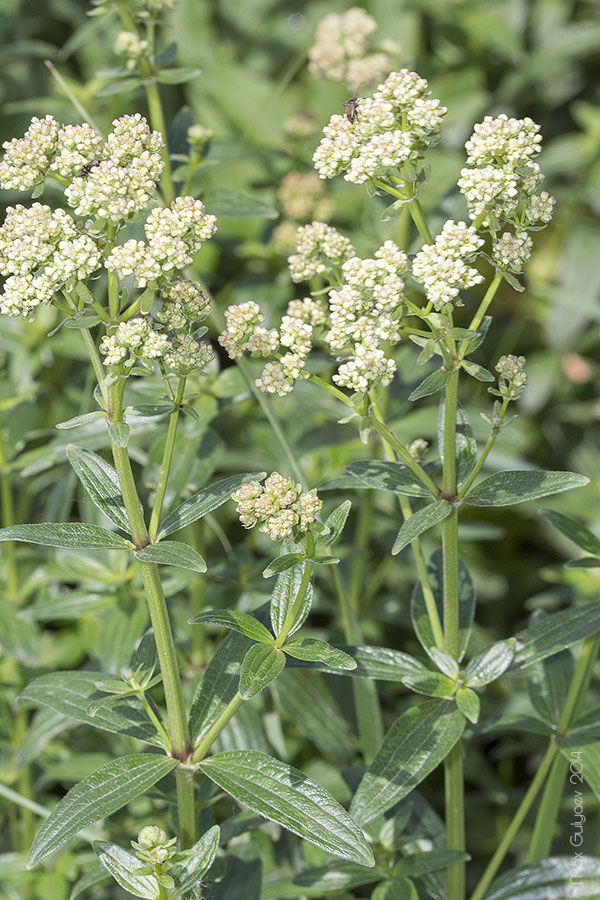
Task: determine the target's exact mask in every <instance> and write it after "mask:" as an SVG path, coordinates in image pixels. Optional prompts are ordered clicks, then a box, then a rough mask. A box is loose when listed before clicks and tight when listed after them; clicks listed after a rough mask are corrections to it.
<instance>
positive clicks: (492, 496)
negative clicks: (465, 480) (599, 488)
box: [465, 470, 589, 506]
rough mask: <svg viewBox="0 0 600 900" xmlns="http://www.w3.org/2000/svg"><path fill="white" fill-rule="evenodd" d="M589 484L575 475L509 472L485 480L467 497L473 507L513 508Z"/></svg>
mask: <svg viewBox="0 0 600 900" xmlns="http://www.w3.org/2000/svg"><path fill="white" fill-rule="evenodd" d="M586 484H589V478H585V477H584V476H583V475H576V474H575V473H573V472H538V471H530V470H525V471H516V470H515V471H509V472H496V474H495V475H490V476H489V477H488V478H484V480H483V481H481V482H480V483H479V484H477V485H476V486H475V487H474V488H473V489H472V490H471V491H469V493H468V494H467V496H466V497H465V503H468V504H470V505H471V506H511V505H512V504H514V503H523V502H524V501H526V500H537V499H539V498H540V497H547V496H548V495H549V494H560V493H561V492H562V491H569V490H571V489H572V488H577V487H583V486H584V485H586Z"/></svg>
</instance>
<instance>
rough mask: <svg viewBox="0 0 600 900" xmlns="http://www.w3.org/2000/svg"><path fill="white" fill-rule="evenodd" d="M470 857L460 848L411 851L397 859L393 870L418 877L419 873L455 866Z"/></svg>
mask: <svg viewBox="0 0 600 900" xmlns="http://www.w3.org/2000/svg"><path fill="white" fill-rule="evenodd" d="M470 859H471V857H470V856H469V854H468V853H461V852H460V850H439V849H436V850H428V851H425V852H424V853H411V855H410V856H405V857H403V858H402V859H400V860H398V862H397V863H396V865H395V866H394V872H397V874H398V875H400V874H402V875H411V876H412V877H413V878H415V877H417V878H418V877H419V876H420V875H428V874H429V873H430V872H439V871H440V869H446V868H448V866H455V865H456V864H457V863H459V862H468V860H470Z"/></svg>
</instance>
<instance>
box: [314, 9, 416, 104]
mask: <svg viewBox="0 0 600 900" xmlns="http://www.w3.org/2000/svg"><path fill="white" fill-rule="evenodd" d="M376 29H377V24H376V22H375V19H373V18H372V16H370V15H369V14H368V13H367V12H366V11H365V10H364V9H362V8H361V7H358V6H353V7H352V8H351V9H348V10H347V11H346V12H345V13H342V14H341V15H337V14H336V13H330V14H329V15H327V16H325V18H323V19H321V21H320V22H319V24H318V26H317V32H316V35H315V43H314V45H313V46H312V47H311V48H310V49H309V51H308V60H309V62H308V68H309V71H310V72H311V73H312V74H313V75H314V76H315V77H317V78H329V79H331V80H332V81H342V82H345V83H346V84H349V85H352V86H353V87H356V86H357V85H359V84H362V83H363V82H366V83H369V82H373V81H378V80H379V79H380V78H383V76H384V74H385V73H386V72H389V70H390V58H389V56H388V54H387V53H385V52H379V53H370V52H369V46H368V45H369V38H370V37H371V36H372V34H373V32H374V31H375V30H376ZM390 49H392V48H390ZM393 49H395V50H398V49H399V48H397V47H395V48H393Z"/></svg>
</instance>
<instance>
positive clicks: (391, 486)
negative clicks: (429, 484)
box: [346, 459, 431, 497]
mask: <svg viewBox="0 0 600 900" xmlns="http://www.w3.org/2000/svg"><path fill="white" fill-rule="evenodd" d="M346 472H349V473H350V474H351V475H354V476H355V477H356V478H359V479H360V480H361V482H362V483H363V485H366V486H367V487H371V488H376V489H377V490H381V491H393V492H394V493H395V494H404V495H406V496H407V497H430V496H431V493H430V492H429V491H428V490H427V488H426V487H425V486H424V484H423V483H422V482H421V481H419V479H418V478H417V476H416V475H415V473H414V472H413V471H412V469H409V467H408V466H403V465H402V464H401V463H397V462H387V461H385V460H381V459H359V460H356V461H355V462H352V463H350V465H348V466H346Z"/></svg>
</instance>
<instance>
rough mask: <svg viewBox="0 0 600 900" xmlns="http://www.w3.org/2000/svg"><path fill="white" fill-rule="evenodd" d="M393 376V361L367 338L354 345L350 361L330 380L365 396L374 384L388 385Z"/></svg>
mask: <svg viewBox="0 0 600 900" xmlns="http://www.w3.org/2000/svg"><path fill="white" fill-rule="evenodd" d="M395 374H396V363H395V362H394V360H393V359H387V358H386V356H385V353H384V352H383V350H381V349H380V348H379V347H377V344H376V343H375V342H374V341H373V340H372V339H370V338H369V339H367V340H365V341H363V342H362V343H361V344H357V345H356V347H355V348H354V356H353V357H352V359H350V360H348V362H345V363H342V365H341V366H340V367H339V369H338V371H337V373H336V374H334V375H333V376H332V378H333V380H334V381H335V383H336V384H339V385H340V387H347V388H349V389H350V390H351V391H357V392H358V393H361V394H366V393H368V391H370V390H371V388H373V387H374V386H375V385H376V384H382V385H384V386H385V385H388V384H390V382H391V381H392V379H393V377H394V375H395Z"/></svg>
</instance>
